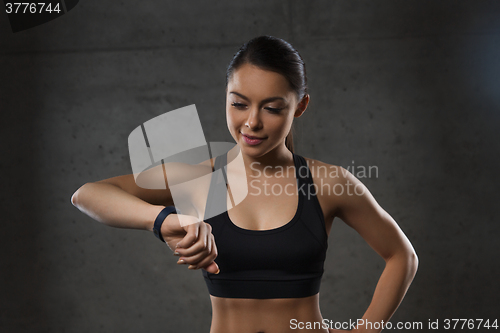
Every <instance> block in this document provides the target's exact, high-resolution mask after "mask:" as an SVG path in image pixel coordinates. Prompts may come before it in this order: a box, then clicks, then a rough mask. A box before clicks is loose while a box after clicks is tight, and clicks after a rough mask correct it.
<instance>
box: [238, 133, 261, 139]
mask: <svg viewBox="0 0 500 333" xmlns="http://www.w3.org/2000/svg"><path fill="white" fill-rule="evenodd" d="M241 134H242V135H243V136H246V137H247V138H249V139H252V140H264V138H259V137H258V136H252V135H247V134H243V133H241Z"/></svg>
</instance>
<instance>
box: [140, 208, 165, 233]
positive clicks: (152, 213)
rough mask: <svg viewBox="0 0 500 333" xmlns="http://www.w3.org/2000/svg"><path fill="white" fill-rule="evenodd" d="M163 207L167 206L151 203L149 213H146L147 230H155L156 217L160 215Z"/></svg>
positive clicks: (145, 225) (145, 224)
mask: <svg viewBox="0 0 500 333" xmlns="http://www.w3.org/2000/svg"><path fill="white" fill-rule="evenodd" d="M163 208H165V206H159V205H151V207H150V208H149V211H148V213H147V214H146V215H147V218H146V221H145V223H144V228H145V229H146V230H148V231H151V232H152V231H153V227H154V224H155V220H156V217H157V216H158V214H160V212H161V211H162V210H163Z"/></svg>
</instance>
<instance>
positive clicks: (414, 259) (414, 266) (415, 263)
mask: <svg viewBox="0 0 500 333" xmlns="http://www.w3.org/2000/svg"><path fill="white" fill-rule="evenodd" d="M409 261H410V267H412V270H413V276H415V274H416V273H417V270H418V263H419V261H418V256H417V252H415V250H414V249H412V251H411V252H410V254H409Z"/></svg>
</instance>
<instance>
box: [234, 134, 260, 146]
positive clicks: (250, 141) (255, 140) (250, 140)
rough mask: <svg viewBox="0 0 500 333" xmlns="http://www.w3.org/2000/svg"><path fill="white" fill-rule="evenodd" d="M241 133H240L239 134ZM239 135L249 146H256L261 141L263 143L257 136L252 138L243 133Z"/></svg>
mask: <svg viewBox="0 0 500 333" xmlns="http://www.w3.org/2000/svg"><path fill="white" fill-rule="evenodd" d="M240 133H241V132H240ZM241 135H242V136H243V140H244V141H245V142H246V143H247V144H249V145H251V146H255V145H258V144H259V143H261V142H262V141H264V139H265V138H260V137H258V136H253V135H247V134H244V133H241Z"/></svg>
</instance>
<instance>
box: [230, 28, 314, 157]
mask: <svg viewBox="0 0 500 333" xmlns="http://www.w3.org/2000/svg"><path fill="white" fill-rule="evenodd" d="M247 63H248V64H252V65H255V66H257V67H259V68H261V69H264V70H269V71H273V72H277V73H279V74H281V75H283V76H284V77H285V78H286V79H287V81H288V83H289V84H290V87H291V88H292V89H293V91H295V94H296V95H297V98H298V101H300V100H301V99H302V98H303V97H304V96H305V95H306V94H307V76H306V65H305V63H304V60H302V57H301V56H300V54H299V52H297V50H295V48H294V47H293V46H292V45H291V44H290V43H288V42H287V41H285V40H283V39H281V38H278V37H273V36H259V37H255V38H253V39H251V40H249V41H248V42H246V43H245V44H243V46H241V47H240V49H239V50H238V52H237V53H236V54H235V55H234V57H233V59H232V60H231V62H230V63H229V66H228V67H227V71H226V89H227V85H228V83H229V80H230V79H231V77H232V76H233V73H234V71H235V70H237V69H238V68H239V67H240V66H242V65H244V64H247ZM285 145H286V147H287V148H288V149H289V150H290V151H291V152H293V150H294V149H293V125H292V128H291V129H290V132H289V133H288V135H287V136H286V139H285Z"/></svg>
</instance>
